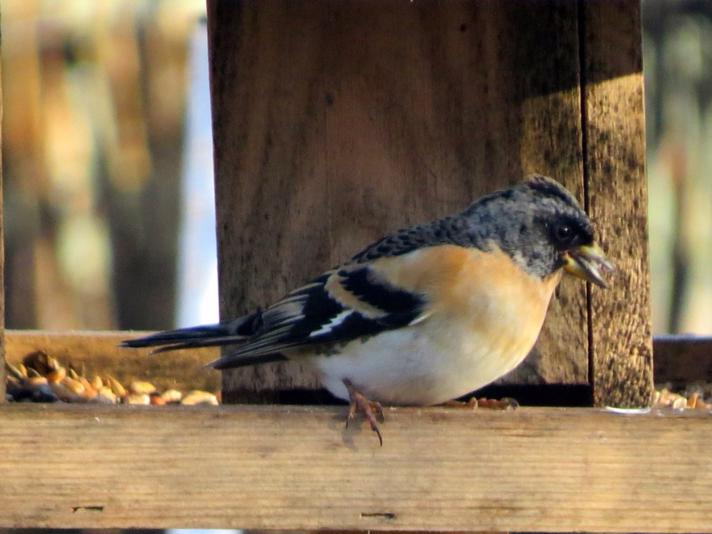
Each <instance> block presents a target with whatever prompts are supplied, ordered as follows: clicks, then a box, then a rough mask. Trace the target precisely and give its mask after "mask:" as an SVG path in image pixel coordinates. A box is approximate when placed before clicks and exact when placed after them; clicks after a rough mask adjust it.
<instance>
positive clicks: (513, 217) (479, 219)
mask: <svg viewBox="0 0 712 534" xmlns="http://www.w3.org/2000/svg"><path fill="white" fill-rule="evenodd" d="M463 215H465V217H466V219H467V220H468V222H469V223H470V224H468V226H469V230H468V233H470V236H471V238H472V240H473V241H474V242H475V243H478V242H479V243H481V244H485V246H486V244H487V243H488V242H489V243H494V244H495V245H496V246H498V247H499V248H501V249H502V250H503V251H505V252H506V253H507V254H509V255H510V256H511V257H512V259H513V260H514V261H515V262H516V263H518V264H519V265H520V266H522V267H523V268H524V269H525V270H526V271H527V272H529V273H530V274H534V275H537V276H541V277H545V276H548V275H550V274H553V273H555V272H557V271H558V270H559V269H562V268H563V269H564V270H565V271H566V272H568V273H569V274H572V275H574V276H576V277H578V278H582V279H584V280H587V281H589V282H592V283H594V284H596V285H598V286H601V287H607V285H606V282H605V280H604V278H603V272H611V271H613V265H612V264H611V263H610V262H609V261H608V260H607V259H606V257H605V255H604V254H603V251H602V250H601V248H600V247H599V246H598V244H596V242H595V240H594V231H593V225H592V224H591V221H590V219H589V218H588V216H587V215H586V212H584V211H583V209H581V207H580V206H579V204H578V202H577V201H576V199H575V198H574V196H573V195H572V194H571V193H570V192H569V191H567V190H566V188H564V186H562V185H561V184H560V183H558V182H556V181H555V180H552V179H551V178H547V177H545V176H540V175H534V176H531V177H529V178H528V179H527V181H526V182H524V183H522V184H519V185H516V186H514V187H512V188H510V189H505V190H502V191H498V192H496V193H493V194H491V195H488V196H486V197H483V198H482V199H480V200H479V201H477V202H475V203H474V204H473V205H472V206H470V207H469V208H468V209H467V210H465V212H464V213H463Z"/></svg>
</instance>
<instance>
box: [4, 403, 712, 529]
mask: <svg viewBox="0 0 712 534" xmlns="http://www.w3.org/2000/svg"><path fill="white" fill-rule="evenodd" d="M345 411H346V408H343V409H337V408H307V407H279V408H275V407H266V406H222V407H219V408H210V409H208V408H196V409H190V408H188V409H186V408H181V407H176V408H172V407H169V408H166V409H163V408H162V409H156V408H154V409H151V408H147V409H141V408H131V407H99V406H93V407H88V406H79V407H76V406H75V407H59V408H58V407H45V406H37V405H5V406H2V407H0V443H3V454H2V456H0V480H2V484H0V509H2V510H3V513H2V514H0V527H32V528H59V527H61V528H72V527H77V528H85V527H93V528H111V527H121V528H135V527H151V528H168V527H189V528H264V529H284V528H289V529H309V530H317V529H326V528H330V529H346V530H362V531H366V530H417V531H422V530H437V531H446V530H472V529H473V526H475V525H476V528H477V529H478V530H497V531H527V532H533V531H537V532H580V531H583V532H604V531H605V532H712V522H710V517H712V500H710V499H709V498H708V497H709V495H710V494H711V492H712V459H710V456H709V454H708V449H709V443H710V442H711V440H712V417H711V416H709V415H707V414H701V413H699V412H696V413H692V414H688V413H682V414H681V413H678V414H672V413H668V414H667V415H661V414H659V413H653V414H650V415H639V416H632V415H617V414H613V413H607V412H604V411H599V410H594V409H520V410H516V411H514V412H492V411H484V410H481V411H476V412H469V411H465V410H453V409H446V408H431V409H389V410H387V411H386V414H385V415H386V422H385V423H384V425H383V432H384V445H383V447H382V448H380V447H379V446H378V440H377V439H376V438H375V437H374V435H373V433H372V432H370V431H369V430H367V427H366V426H365V425H363V424H360V422H359V424H355V425H352V427H351V428H350V429H348V430H345V429H344V425H343V420H344V416H345Z"/></svg>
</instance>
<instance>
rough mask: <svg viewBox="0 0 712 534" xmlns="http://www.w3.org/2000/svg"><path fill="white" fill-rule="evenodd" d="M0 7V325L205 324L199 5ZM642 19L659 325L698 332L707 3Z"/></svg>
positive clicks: (708, 320)
mask: <svg viewBox="0 0 712 534" xmlns="http://www.w3.org/2000/svg"><path fill="white" fill-rule="evenodd" d="M1 10H2V41H3V42H2V84H3V110H4V118H3V147H2V148H3V171H4V181H5V187H4V195H5V198H4V203H5V204H4V209H5V243H6V245H5V246H6V324H7V327H8V328H42V329H49V330H60V329H61V330H64V329H159V328H168V327H171V326H174V325H186V324H191V323H196V322H200V321H213V320H215V319H216V318H217V282H216V279H217V278H216V266H215V260H214V254H215V252H214V250H215V249H214V247H215V243H214V227H213V223H212V220H213V215H212V211H211V210H212V189H211V187H212V161H211V158H210V156H211V147H210V123H209V118H210V113H209V95H208V89H207V88H208V85H207V83H208V81H207V42H206V35H205V24H204V17H205V2H204V0H144V1H142V0H134V1H128V0H103V1H100V2H96V1H91V0H83V1H82V0H72V1H70V0H53V1H52V0H2V5H1ZM643 30H644V54H645V56H644V60H645V84H646V87H645V89H646V106H647V147H648V166H647V175H648V180H649V186H650V207H649V209H650V247H651V266H652V289H653V320H654V331H655V333H665V332H671V333H681V332H690V333H700V334H702V333H708V334H709V333H712V313H710V312H709V311H708V310H709V309H711V308H712V269H710V268H709V267H708V266H709V264H710V260H711V256H712V174H711V173H710V172H709V171H707V170H708V169H711V168H712V115H711V114H712V106H710V104H712V2H709V1H704V0H701V1H700V0H677V1H674V0H645V1H644V2H643ZM706 171H707V172H706ZM179 251H183V252H185V251H192V252H193V253H194V254H193V255H185V254H184V253H182V252H180V253H179ZM201 258H202V259H201ZM205 258H213V259H212V260H210V261H205ZM196 280H201V281H204V284H203V285H200V286H196V285H195V281H196Z"/></svg>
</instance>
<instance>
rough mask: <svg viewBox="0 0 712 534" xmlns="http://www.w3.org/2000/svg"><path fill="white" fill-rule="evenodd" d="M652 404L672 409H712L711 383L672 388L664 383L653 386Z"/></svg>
mask: <svg viewBox="0 0 712 534" xmlns="http://www.w3.org/2000/svg"><path fill="white" fill-rule="evenodd" d="M653 406H654V407H656V408H672V409H674V410H700V411H712V384H691V385H687V386H685V387H681V388H673V387H672V386H671V385H670V384H664V385H660V386H657V387H656V388H655V399H654V401H653Z"/></svg>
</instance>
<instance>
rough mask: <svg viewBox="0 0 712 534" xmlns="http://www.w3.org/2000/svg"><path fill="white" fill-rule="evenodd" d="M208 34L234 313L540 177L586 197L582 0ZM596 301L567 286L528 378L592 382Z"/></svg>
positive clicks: (389, 10) (256, 12) (374, 6)
mask: <svg viewBox="0 0 712 534" xmlns="http://www.w3.org/2000/svg"><path fill="white" fill-rule="evenodd" d="M208 22H209V26H208V27H209V43H210V56H211V83H212V104H213V127H214V142H215V166H216V196H217V218H218V239H219V250H220V252H219V255H220V261H219V263H220V287H221V313H222V316H223V317H225V318H227V317H234V316H236V315H239V314H242V313H244V312H246V311H248V310H251V309H253V308H255V307H258V306H265V305H267V304H269V303H270V302H271V301H273V300H275V299H277V298H279V297H280V296H282V295H283V294H284V293H285V292H287V291H288V290H289V289H291V288H292V287H294V286H296V285H297V284H300V283H303V282H305V281H306V280H308V279H309V278H311V277H313V276H316V275H317V274H319V273H320V272H321V271H323V270H325V269H327V268H329V267H331V266H333V265H334V264H337V263H339V262H341V261H344V260H346V259H348V258H349V257H350V256H351V255H353V254H354V253H355V252H357V251H358V250H359V249H360V248H362V247H363V246H365V245H367V244H368V243H369V242H371V241H373V240H375V239H378V238H380V237H381V236H382V235H384V234H385V233H387V232H392V231H394V230H396V229H398V228H400V227H403V226H405V225H408V224H412V223H416V222H422V221H427V220H429V219H432V218H435V217H438V216H442V215H445V214H448V213H451V212H454V211H458V210H461V209H463V208H464V207H466V206H467V205H468V204H469V203H470V202H472V201H473V200H475V199H476V198H477V197H479V196H480V195H482V194H483V193H486V192H489V191H492V190H494V189H496V188H500V187H503V186H506V185H509V184H512V183H515V182H517V181H520V180H521V179H522V178H523V176H524V175H525V174H527V173H531V172H535V171H536V172H542V173H545V174H549V175H551V176H554V177H556V178H557V179H559V180H561V181H562V182H563V183H564V184H566V185H567V186H568V187H569V188H570V189H571V190H572V191H574V192H575V193H576V194H577V195H578V196H579V198H581V199H582V200H583V198H584V185H583V172H582V147H581V101H580V91H579V78H580V72H579V50H578V17H577V5H576V3H573V2H567V1H549V2H538V1H528V2H500V3H496V2H472V1H469V0H467V1H464V0H463V1H453V2H447V3H442V2H407V1H402V0H389V1H386V2H362V1H348V2H346V1H344V2H329V1H320V2H313V1H298V2H288V1H286V0H266V1H261V2H220V1H215V0H211V1H208ZM585 302H586V300H585V287H584V286H583V284H580V283H576V282H575V281H570V280H567V281H565V282H564V284H563V287H562V289H561V291H560V293H559V297H558V299H557V300H556V301H555V302H554V303H553V304H552V307H551V308H552V309H551V312H550V315H549V318H548V320H547V323H546V326H545V329H544V332H543V334H542V337H541V340H540V343H539V344H538V345H537V348H536V350H535V352H534V354H533V355H532V357H531V359H530V360H529V364H528V365H525V366H523V367H522V368H521V369H520V370H519V371H518V372H517V374H516V376H514V377H510V380H512V381H515V382H527V383H541V382H552V383H586V382H587V380H588V356H587V355H588V333H587V331H586V329H587V324H588V322H587V318H586V311H587V310H586V305H585ZM273 369H274V368H273ZM276 369H277V371H270V368H263V369H262V371H261V373H271V374H270V376H276V377H279V376H283V377H287V383H285V385H284V387H292V386H293V385H294V383H295V382H300V380H299V379H297V380H295V379H294V377H295V376H298V372H295V371H294V369H286V370H285V369H284V368H283V367H280V366H278V367H277V368H276ZM252 373H254V371H253V370H249V369H248V370H242V371H231V372H228V373H226V374H225V382H224V389H225V390H226V392H228V393H229V392H230V391H231V390H233V389H235V388H236V387H237V386H236V383H237V382H239V383H244V379H243V378H236V377H237V376H238V374H240V375H243V376H244V375H247V376H253V377H254V382H255V383H259V381H260V380H261V377H260V376H258V375H253V374H252Z"/></svg>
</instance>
